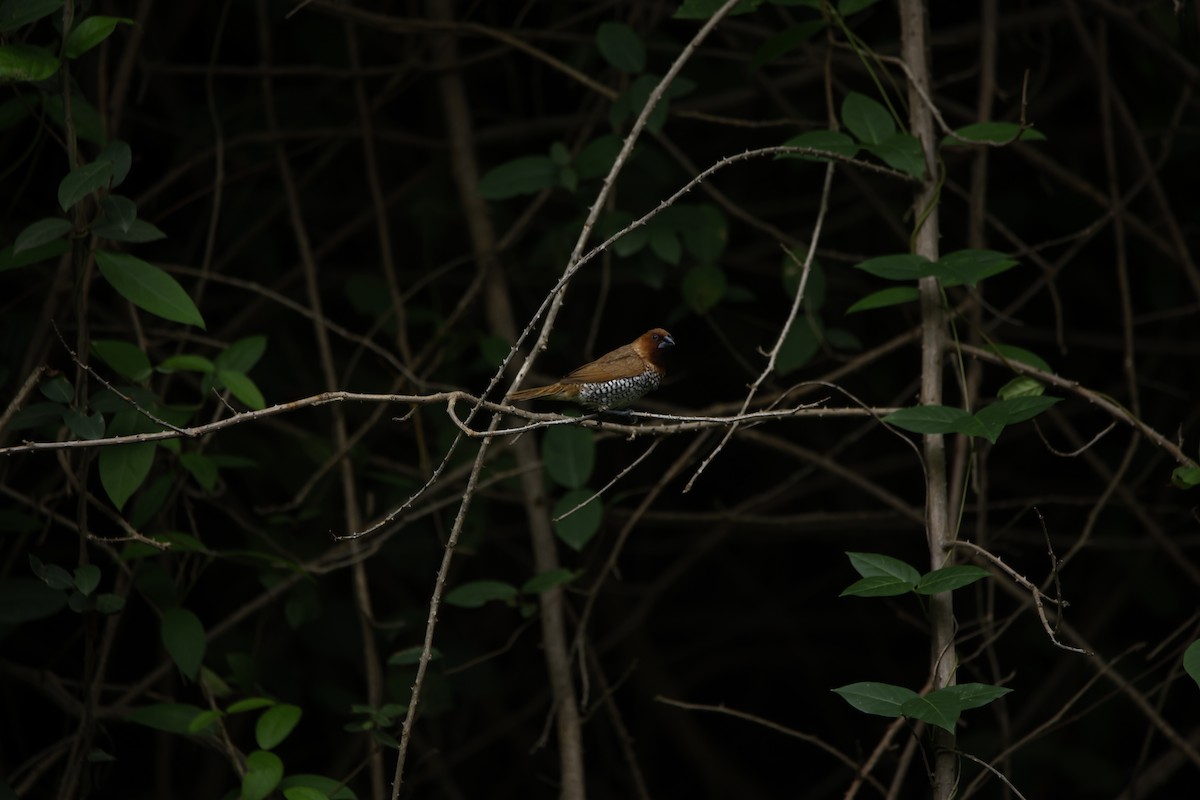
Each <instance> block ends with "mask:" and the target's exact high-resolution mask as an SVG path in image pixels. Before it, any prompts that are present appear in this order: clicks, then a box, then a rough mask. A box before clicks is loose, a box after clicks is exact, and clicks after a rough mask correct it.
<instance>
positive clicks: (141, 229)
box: [92, 219, 167, 244]
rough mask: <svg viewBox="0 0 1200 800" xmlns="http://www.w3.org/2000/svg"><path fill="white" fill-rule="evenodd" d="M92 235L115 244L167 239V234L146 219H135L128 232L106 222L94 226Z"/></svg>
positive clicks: (115, 224) (112, 223)
mask: <svg viewBox="0 0 1200 800" xmlns="http://www.w3.org/2000/svg"><path fill="white" fill-rule="evenodd" d="M92 233H94V234H96V235H97V236H99V237H100V238H101V239H108V240H110V241H114V242H132V243H134V244H140V243H142V242H157V241H158V240H159V239H165V238H167V235H166V234H165V233H163V232H162V231H160V230H159V229H158V228H156V227H154V226H153V225H151V224H150V223H149V222H146V221H145V220H144V219H135V220H134V221H133V222H131V223H130V224H129V228H128V230H125V229H122V228H121V226H120V225H118V224H117V223H115V222H109V221H108V220H104V221H102V222H99V223H97V224H95V225H93V226H92Z"/></svg>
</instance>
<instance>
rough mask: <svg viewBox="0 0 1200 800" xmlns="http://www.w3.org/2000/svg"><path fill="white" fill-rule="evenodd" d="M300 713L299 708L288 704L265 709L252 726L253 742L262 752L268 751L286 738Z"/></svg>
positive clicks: (298, 720) (297, 721)
mask: <svg viewBox="0 0 1200 800" xmlns="http://www.w3.org/2000/svg"><path fill="white" fill-rule="evenodd" d="M302 713H303V712H302V711H301V710H300V707H299V706H294V705H291V704H289V703H280V704H279V705H277V706H274V707H272V708H269V709H267V710H266V711H264V712H263V713H262V716H260V717H259V718H258V722H257V723H255V725H254V741H255V742H257V743H258V746H259V747H260V748H262V749H263V750H270V749H271V748H273V747H275V745H277V744H279V743H280V742H282V741H283V740H284V739H286V738H287V737H288V734H290V733H291V732H292V730H293V729H294V728H295V727H296V724H297V723H299V722H300V715H301V714H302Z"/></svg>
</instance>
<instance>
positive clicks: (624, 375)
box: [509, 328, 675, 411]
mask: <svg viewBox="0 0 1200 800" xmlns="http://www.w3.org/2000/svg"><path fill="white" fill-rule="evenodd" d="M674 346H675V340H674V339H673V338H671V334H669V333H667V332H666V331H665V330H663V329H662V328H651V329H650V330H648V331H646V332H645V333H643V334H642V335H641V336H639V337H638V338H636V339H634V340H633V341H632V342H630V343H629V344H627V345H624V346H622V347H618V348H617V349H616V350H613V351H611V352H608V353H605V354H604V355H602V356H600V357H599V358H597V359H596V360H595V361H592V362H591V363H588V364H584V365H583V366H582V367H579V368H578V369H576V370H574V371H572V372H570V373H568V374H567V375H565V376H564V377H563V378H562V380H560V381H559V382H558V383H552V384H550V385H549V386H535V387H533V388H531V389H522V390H521V391H519V392H513V393H512V394H511V395H509V400H512V401H514V402H515V401H520V400H533V399H537V398H545V399H547V400H567V401H570V402H574V403H579V404H580V405H582V406H586V407H587V408H590V409H593V410H595V411H608V410H611V409H619V408H623V407H624V406H627V405H629V404H630V403H632V402H633V401H634V400H637V399H639V398H641V397H642V396H643V395H645V394H646V393H647V392H651V391H653V390H655V389H657V388H658V384H659V383H661V382H662V379H663V375H665V374H666V368H665V367H664V365H663V362H664V358H663V356H664V355H665V354H666V351H667V350H669V349H670V348H672V347H674Z"/></svg>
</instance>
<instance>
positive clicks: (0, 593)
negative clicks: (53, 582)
mask: <svg viewBox="0 0 1200 800" xmlns="http://www.w3.org/2000/svg"><path fill="white" fill-rule="evenodd" d="M66 604H67V596H66V595H65V594H63V593H62V592H61V591H57V590H55V589H52V588H51V587H49V586H47V585H46V583H45V581H40V580H34V579H33V578H4V579H0V625H20V624H21V623H22V622H32V621H33V620H37V619H45V618H46V617H52V616H54V615H55V614H57V613H58V612H59V611H61V610H62V609H63V606H65V605H66Z"/></svg>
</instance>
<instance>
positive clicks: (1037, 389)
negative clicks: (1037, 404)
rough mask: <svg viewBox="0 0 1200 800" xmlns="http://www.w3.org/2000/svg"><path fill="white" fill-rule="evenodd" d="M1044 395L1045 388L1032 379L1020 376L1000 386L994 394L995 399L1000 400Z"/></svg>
mask: <svg viewBox="0 0 1200 800" xmlns="http://www.w3.org/2000/svg"><path fill="white" fill-rule="evenodd" d="M1045 393H1046V387H1045V386H1043V385H1042V384H1040V383H1038V382H1037V381H1036V380H1034V379H1033V378H1030V377H1027V376H1025V375H1021V376H1019V377H1016V378H1013V379H1012V380H1011V381H1009V382H1008V383H1006V384H1004V385H1003V386H1001V387H1000V389H999V390H998V391H997V392H996V397H999V398H1000V399H1001V400H1014V399H1016V398H1018V397H1041V396H1042V395H1043V394H1045Z"/></svg>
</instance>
